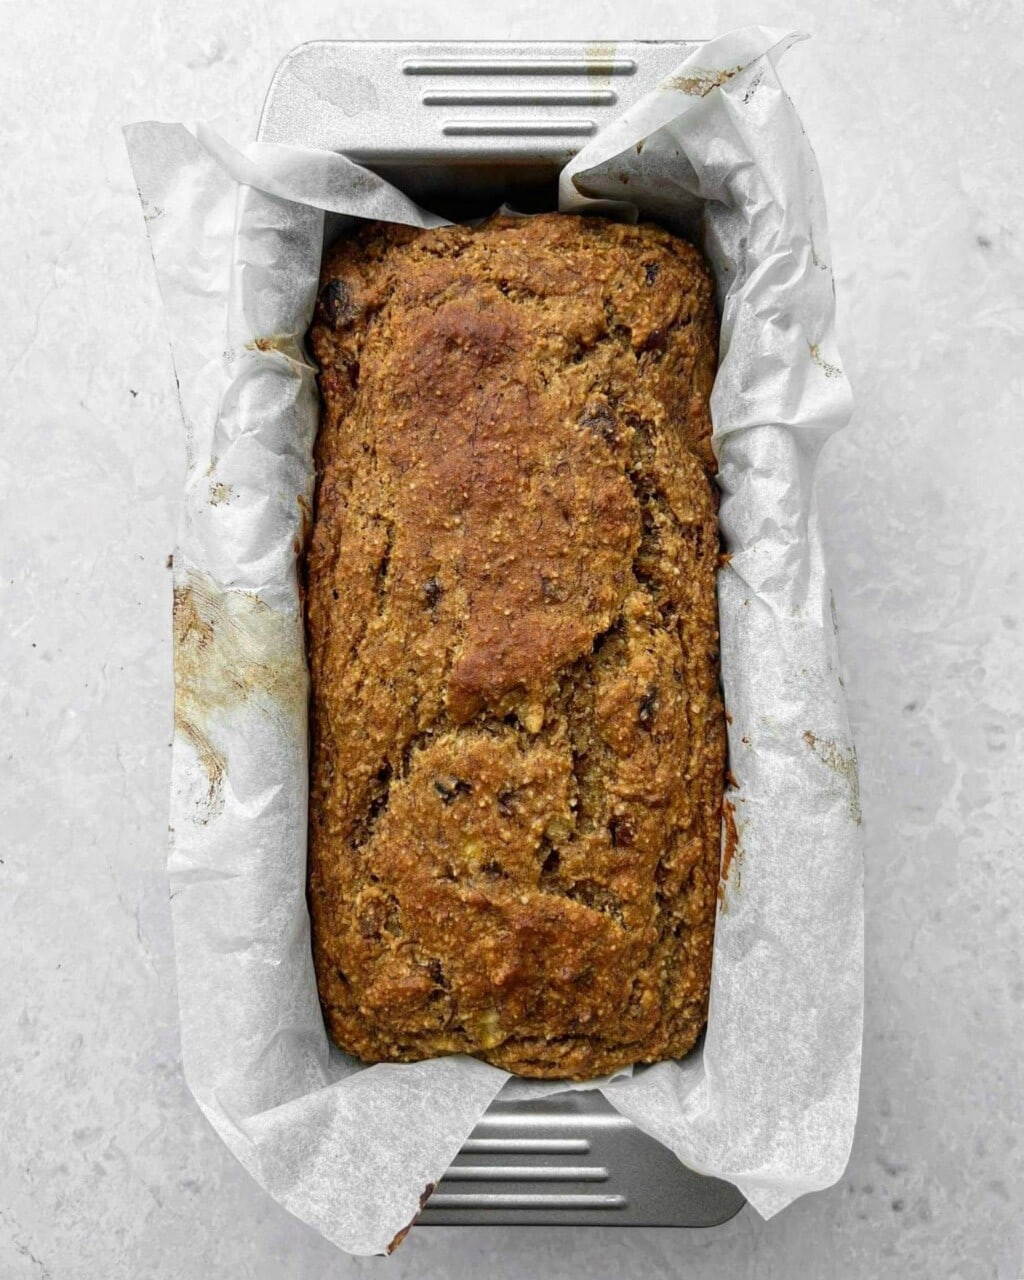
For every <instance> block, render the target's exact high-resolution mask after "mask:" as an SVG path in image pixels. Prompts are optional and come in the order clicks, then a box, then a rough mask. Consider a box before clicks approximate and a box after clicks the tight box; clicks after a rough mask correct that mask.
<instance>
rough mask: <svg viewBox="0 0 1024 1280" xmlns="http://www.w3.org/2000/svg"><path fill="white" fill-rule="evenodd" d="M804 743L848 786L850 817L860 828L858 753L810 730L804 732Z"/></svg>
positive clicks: (846, 788) (833, 739)
mask: <svg viewBox="0 0 1024 1280" xmlns="http://www.w3.org/2000/svg"><path fill="white" fill-rule="evenodd" d="M804 742H806V743H807V745H808V746H809V747H810V749H811V750H812V751H813V752H814V754H815V755H816V756H817V758H818V759H819V760H820V761H821V763H822V764H823V765H824V766H825V767H826V768H827V769H831V770H832V772H833V773H834V774H835V775H836V777H837V778H839V779H840V780H841V781H842V782H844V783H845V784H846V786H845V790H846V792H847V801H848V804H849V809H850V817H851V818H852V819H853V820H854V822H855V823H856V824H857V825H858V826H860V824H861V821H862V819H863V815H862V813H861V807H860V783H859V781H858V779H857V753H856V751H855V750H854V749H853V747H852V745H851V746H846V745H845V744H843V743H841V742H837V741H836V739H835V738H819V737H818V736H817V735H816V734H814V733H812V732H811V730H810V729H805V730H804Z"/></svg>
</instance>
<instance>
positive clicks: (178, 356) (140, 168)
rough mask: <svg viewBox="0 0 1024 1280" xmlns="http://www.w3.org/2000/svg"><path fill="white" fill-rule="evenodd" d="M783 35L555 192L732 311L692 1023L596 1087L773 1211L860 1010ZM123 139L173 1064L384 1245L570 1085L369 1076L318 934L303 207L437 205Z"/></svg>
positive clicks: (263, 1176)
mask: <svg viewBox="0 0 1024 1280" xmlns="http://www.w3.org/2000/svg"><path fill="white" fill-rule="evenodd" d="M795 38H796V37H792V36H786V35H785V33H782V32H776V31H770V30H765V29H762V28H747V29H744V30H742V31H737V32H733V33H730V34H729V35H726V36H723V37H721V38H719V39H716V40H713V41H710V42H709V43H707V44H705V45H703V46H701V47H700V48H699V49H698V51H697V52H695V53H694V54H693V55H692V56H691V57H690V58H689V59H687V61H686V62H684V63H683V64H682V65H681V66H680V67H679V68H677V70H676V72H675V73H674V74H673V75H672V76H670V77H669V78H668V79H667V80H666V81H664V82H663V84H662V85H661V86H659V87H658V88H657V89H656V90H655V91H654V92H653V93H651V94H649V95H648V96H647V97H645V98H644V99H643V100H642V101H641V102H639V103H638V104H637V105H636V106H635V107H634V108H632V109H631V110H630V111H629V112H627V113H626V114H625V115H623V116H622V117H621V118H620V119H619V120H618V121H617V122H615V123H614V124H613V125H611V126H609V127H608V128H606V129H604V130H603V131H602V132H601V133H600V134H599V135H598V136H597V137H596V138H595V139H594V141H593V142H591V143H590V144H588V145H587V146H586V147H585V148H584V149H583V151H581V152H580V153H579V155H578V156H577V157H576V158H575V159H574V160H573V161H572V163H571V164H570V165H569V166H568V167H567V169H566V170H565V172H564V173H563V175H562V179H561V183H560V192H559V205H560V208H561V209H563V210H566V211H570V210H571V211H583V212H586V211H588V210H589V209H591V208H593V209H597V210H600V209H611V210H613V211H617V212H618V213H619V214H621V215H622V216H628V217H636V216H642V217H653V218H656V219H657V220H659V221H662V222H664V223H666V224H667V225H669V226H670V227H674V228H676V229H679V230H686V229H689V230H691V232H692V233H694V234H697V235H698V236H699V237H701V239H702V241H703V246H704V249H705V251H706V252H707V254H708V256H709V258H710V260H711V263H712V265H713V267H714V270H715V273H716V278H717V281H718V288H719V302H720V306H721V313H722V337H721V366H720V370H719V373H718V377H717V380H716V383H715V388H714V392H713V396H712V416H713V420H714V429H715V433H714V443H715V449H716V452H717V456H718V460H719V466H720V474H719V483H720V485H721V489H722V506H721V524H722V532H723V537H724V539H725V543H726V546H727V548H728V550H729V552H730V553H731V559H730V561H729V563H728V565H727V566H726V567H725V568H724V569H723V570H722V572H721V574H720V575H719V601H720V611H721V630H722V675H723V682H724V686H725V700H726V706H727V708H728V712H729V715H730V717H731V723H730V725H729V749H730V763H731V770H732V774H733V776H734V778H735V786H734V787H733V788H732V789H731V791H730V795H729V805H730V814H731V815H733V819H734V822H735V828H736V833H737V837H738V838H737V841H736V842H735V849H733V842H732V841H730V842H729V849H728V853H729V855H730V856H729V857H728V859H727V861H728V864H729V865H728V866H727V867H726V871H727V877H726V878H725V879H724V880H723V886H722V901H721V906H720V910H719V917H718V924H717V931H716V936H715V953H714V971H713V976H712V990H711V1006H710V1015H709V1021H708V1029H707V1034H706V1037H705V1039H704V1042H703V1049H702V1051H700V1052H695V1053H693V1054H691V1055H689V1056H688V1057H687V1058H686V1059H684V1060H682V1061H680V1062H665V1063H659V1064H657V1065H654V1066H650V1067H639V1068H636V1069H635V1070H631V1071H626V1072H622V1073H619V1074H618V1075H617V1076H616V1077H614V1078H609V1079H605V1080H603V1081H601V1082H594V1083H595V1085H596V1086H597V1087H600V1088H601V1089H602V1091H603V1092H604V1094H605V1096H606V1097H607V1098H609V1100H610V1101H611V1102H612V1103H613V1104H614V1106H615V1107H616V1108H618V1110H619V1111H621V1112H622V1113H623V1114H625V1115H627V1116H629V1117H630V1119H632V1120H633V1121H634V1122H635V1123H636V1124H637V1125H639V1126H640V1127H641V1128H642V1129H644V1130H646V1131H647V1132H648V1133H651V1134H653V1135H654V1136H655V1137H657V1138H659V1139H660V1140H661V1141H662V1142H664V1143H665V1144H666V1145H667V1146H668V1147H670V1148H671V1149H672V1150H673V1151H674V1152H675V1153H676V1154H677V1155H678V1156H679V1158H680V1159H681V1160H683V1161H684V1162H685V1163H686V1164H687V1165H689V1166H690V1167H691V1168H694V1169H696V1170H698V1171H700V1172H703V1173H710V1174H716V1175H718V1176H720V1177H724V1178H727V1179H729V1180H730V1181H732V1182H734V1183H735V1184H736V1185H737V1186H738V1187H739V1188H740V1189H741V1190H742V1191H743V1192H744V1194H745V1195H746V1196H747V1197H748V1199H749V1200H750V1201H751V1203H752V1204H753V1205H754V1207H755V1208H756V1209H757V1210H758V1211H759V1212H760V1213H761V1214H762V1215H763V1216H766V1217H767V1216H770V1215H771V1214H773V1213H776V1212H778V1211H779V1210H780V1209H782V1208H783V1207H784V1206H785V1205H787V1204H788V1203H790V1202H791V1201H792V1200H793V1199H795V1198H796V1197H797V1196H799V1195H801V1194H803V1193H804V1192H807V1191H811V1190H814V1189H817V1188H822V1187H825V1186H828V1185H830V1184H831V1183H832V1182H834V1181H835V1180H836V1179H837V1178H838V1177H839V1176H840V1175H841V1173H842V1171H843V1169H844V1167H845V1164H846V1160H847V1156H848V1153H849V1148H850V1144H851V1141H852V1135H853V1126H854V1120H855V1117H856V1109H857V1092H858V1081H859V1071H860V1044H861V1019H862V1005H863V996H862V946H863V942H862V935H863V908H862V892H861V877H862V871H861V851H860V838H859V837H860V832H859V823H860V814H859V808H858V801H857V780H856V761H855V756H854V751H853V745H852V742H851V739H850V732H849V726H848V723H847V717H846V711H845V706H844V700H843V691H842V682H841V679H840V674H839V668H838V661H837V656H836V642H835V628H834V622H833V617H832V611H831V601H830V595H829V590H828V585H827V582H826V578H825V572H824V567H823V564H822V555H821V541H820V535H819V530H818V515H817V508H816V504H815V497H814V489H813V473H814V466H815V460H816V458H817V454H818V452H819V450H820V448H821V446H822V444H823V443H824V441H825V440H826V439H827V437H828V436H829V435H830V434H831V433H832V432H833V431H835V430H837V429H838V428H840V427H842V426H843V425H844V424H845V422H846V420H847V418H848V416H849V412H850V393H849V387H848V384H847V382H846V378H845V376H844V374H843V372H842V365H841V362H840V359H839V356H838V353H837V351H836V348H835V339H834V334H833V314H834V294H833V284H832V273H831V270H830V266H829V246H828V236H827V229H826V224H825V214H824V206H823V201H822V194H821V189H820V181H819V177H818V172H817V167H816V164H815V160H814V156H813V154H812V152H811V149H810V146H809V144H808V142H807V139H806V136H805V135H804V132H803V129H802V127H801V125H800V122H799V120H798V118H797V116H796V113H795V111H794V109H793V106H792V104H791V103H790V101H789V99H788V98H787V97H786V95H785V93H784V92H783V90H782V88H781V87H780V84H779V81H778V79H777V76H776V71H775V61H776V59H777V57H778V56H779V55H780V54H781V53H782V52H783V51H784V49H785V48H786V47H788V45H789V44H791V43H792V42H793V40H794V39H795ZM126 136H127V141H128V147H129V152H130V155H131V160H132V165H133V168H134V170H135V175H136V179H137V183H138V187H139V192H140V195H141V197H142V202H143V209H144V213H145V217H146V220H147V225H148V231H149V237H150V241H151V244H152V249H153V256H154V260H155V263H156V268H157V275H158V279H159V283H160V288H161V293H162V297H163V301H164V306H165V309H166V313H167V323H168V327H169V332H170V339H171V346H172V350H173V355H174V362H175V369H176V373H177V377H178V383H179V389H180V396H181V408H182V415H183V418H184V421H185V428H186V438H187V443H188V450H187V459H188V472H187V478H186V486H185V494H184V502H183V508H182V517H181V527H180V534H179V541H178V547H177V549H176V551H175V559H174V580H175V676H176V698H175V737H174V753H173V773H172V796H171V827H172V841H171V853H170V859H169V876H170V884H171V897H172V907H173V918H174V933H175V950H176V961H177V973H178V984H179V998H180V1007H181V1030H182V1048H183V1054H184V1063H185V1072H186V1076H187V1079H188V1083H189V1086H190V1087H191V1089H192V1092H193V1093H194V1095H195V1097H196V1100H197V1101H198V1103H199V1105H200V1107H202V1109H203V1111H204V1112H205V1114H206V1115H207V1117H208V1118H209V1120H210V1121H211V1123H212V1124H213V1125H214V1127H215V1128H216V1129H217V1131H218V1132H219V1133H220V1135H221V1137H222V1138H223V1139H224V1141H225V1142H226V1143H227V1145H228V1146H229V1147H230V1148H231V1150H232V1151H233V1152H234V1154H235V1155H236V1156H237V1157H238V1159H239V1160H240V1161H241V1162H242V1164H243V1165H244V1166H245V1167H246V1168H247V1169H248V1170H249V1171H250V1173H251V1174H252V1175H253V1177H255V1178H256V1179H257V1181H259V1182H260V1183H261V1184H262V1185H263V1186H264V1187H265V1188H266V1189H267V1190H268V1191H269V1192H270V1193H271V1194H272V1195H273V1196H275V1197H276V1198H277V1199H278V1200H279V1201H280V1202H281V1203H282V1204H284V1205H285V1206H286V1207H287V1208H288V1209H290V1210H291V1211H292V1212H293V1213H295V1214H296V1215H297V1216H299V1217H300V1218H302V1219H304V1220H305V1221H306V1222H309V1223H311V1224H312V1225H314V1226H315V1227H317V1228H318V1229H319V1230H320V1231H321V1232H322V1233H323V1234H324V1235H325V1236H327V1237H328V1238H329V1239H331V1240H333V1241H334V1242H335V1243H336V1244H338V1245H339V1246H341V1247H342V1248H344V1249H346V1250H348V1251H350V1252H352V1253H359V1254H369V1253H380V1252H383V1251H385V1250H386V1249H387V1248H388V1246H389V1244H390V1242H391V1241H392V1240H393V1238H394V1237H395V1235H396V1233H398V1232H399V1231H400V1230H401V1229H402V1228H403V1227H404V1226H406V1225H407V1224H408V1223H409V1222H410V1220H411V1219H412V1218H413V1217H414V1216H415V1214H416V1212H417V1211H418V1208H419V1206H420V1199H421V1195H422V1194H423V1193H424V1191H425V1189H426V1188H427V1187H428V1185H429V1184H431V1183H434V1182H436V1181H437V1179H438V1178H439V1177H440V1176H441V1175H442V1174H443V1172H444V1170H445V1169H446V1168H447V1166H448V1164H449V1163H450V1162H451V1160H452V1158H453V1157H454V1156H455V1154H456V1153H457V1151H458V1150H459V1148H460V1146H461V1145H462V1143H463V1141H464V1140H465V1138H466V1137H467V1136H468V1134H469V1132H470V1130H471V1129H472V1128H473V1126H474V1125H475V1123H476V1122H477V1121H478V1119H479V1118H480V1116H481V1115H482V1114H483V1112H484V1111H485V1110H486V1108H487V1106H488V1105H489V1104H490V1102H491V1101H492V1099H493V1098H494V1097H495V1096H496V1094H497V1093H498V1092H499V1091H500V1090H502V1089H503V1088H504V1093H503V1097H507V1096H517V1097H531V1096H537V1097H539V1096H543V1095H544V1094H550V1093H552V1092H554V1091H557V1090H558V1089H559V1088H564V1087H569V1086H567V1085H559V1084H557V1083H555V1084H552V1083H551V1082H545V1083H541V1082H533V1081H525V1080H519V1079H510V1077H509V1076H508V1075H507V1074H506V1073H505V1072H502V1071H499V1070H497V1069H495V1068H493V1067H490V1066H488V1065H486V1064H484V1063H480V1062H477V1061H475V1060H473V1059H470V1058H466V1057H449V1058H440V1059H434V1060H431V1061H428V1062H423V1063H417V1064H379V1065H375V1066H364V1065H363V1064H361V1063H359V1062H357V1061H356V1060H354V1059H352V1058H349V1057H348V1056H347V1055H345V1054H343V1053H340V1052H339V1051H338V1050H337V1049H336V1048H334V1047H333V1046H332V1045H331V1044H330V1043H329V1041H328V1039H327V1036H326V1033H325V1030H324V1025H323V1021H322V1018H321V1014H320V1009H319V1005H318V1002H317V994H316V983H315V978H314V973H313V965H312V958H311V954H310V943H309V921H308V916H307V910H306V900H305V859H306V821H307V810H306V805H307V765H308V761H307V740H306V733H307V728H306V698H307V678H306V672H305V666H304V659H303V635H302V619H301V610H300V605H299V591H298V581H297V575H296V556H297V551H298V548H299V547H300V545H301V538H302V536H303V533H304V529H305V521H306V519H307V514H308V511H309V507H310V502H311V499H312V486H313V470H312V463H311V448H312V442H313V437H314V434H315V430H316V422H317V414H318V406H317V397H316V388H315V373H314V370H313V369H312V368H311V367H310V366H309V364H308V363H307V361H306V358H305V355H304V348H303V335H304V333H305V331H306V329H307V327H308V324H309V320H310V317H311V314H312V307H313V303H314V298H315V291H316V284H317V278H318V271H319V264H320V253H321V245H322V236H323V226H324V211H325V210H326V211H332V212H335V213H341V214H348V215H352V216H353V217H361V218H380V219H388V220H393V221H396V222H403V223H408V224H411V225H417V226H433V225H438V224H440V223H441V222H442V221H443V220H442V219H440V218H437V217H435V216H434V215H433V214H431V213H429V212H428V211H425V210H422V209H420V208H418V207H417V206H416V205H415V204H413V203H412V202H411V201H410V200H408V199H407V198H406V197H405V196H404V195H402V193H400V192H399V191H397V190H395V188H393V187H391V186H389V185H388V184H387V183H386V182H384V181H383V180H382V179H380V178H378V177H377V176H375V175H373V174H371V173H368V172H367V171H366V170H364V169H362V168H361V167H360V166H358V165H356V164H353V163H352V162H350V161H348V160H346V159H345V158H344V157H342V156H338V155H334V154H332V153H327V152H320V151H312V150H305V149H302V148H294V147H283V146H278V145H271V144H261V143H253V144H251V145H249V146H247V147H245V148H244V149H243V150H236V149H234V148H232V147H230V146H229V145H228V144H227V143H226V142H224V141H223V139H221V138H219V137H217V136H216V135H215V134H213V133H212V132H211V131H209V130H208V129H205V128H203V127H201V126H200V127H197V128H196V129H195V130H194V131H193V132H190V131H188V130H187V129H185V128H184V127H183V126H181V125H162V124H138V125H132V126H129V127H128V129H126ZM595 202H600V203H595Z"/></svg>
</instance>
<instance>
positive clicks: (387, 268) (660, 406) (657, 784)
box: [306, 214, 725, 1079]
mask: <svg viewBox="0 0 1024 1280" xmlns="http://www.w3.org/2000/svg"><path fill="white" fill-rule="evenodd" d="M311 336H312V345H313V349H314V351H315V354H316V358H317V360H318V362H319V364H320V369H321V375H320V385H321V389H322V393H323V401H324V412H323V418H322V423H321V427H320V432H319V436H318V439H317V446H316V458H317V469H318V489H317V503H316V514H315V519H314V524H313V532H312V537H311V541H310V545H309V549H308V553H307V561H306V571H307V596H306V599H307V606H306V607H307V620H308V634H309V653H310V665H311V672H312V681H313V704H312V780H311V797H310V801H311V809H310V814H311V816H310V882H309V892H310V905H311V910H312V917H313V939H314V956H315V961H316V971H317V980H318V984H319V990H320V999H321V1003H322V1006H323V1010H324V1015H325V1017H326V1020H327V1024H328V1027H329V1029H330V1032H331V1035H332V1036H333V1038H334V1039H335V1040H336V1041H337V1043H338V1044H339V1045H340V1046H341V1047H342V1048H343V1049H346V1050H348V1051H349V1052H350V1053H353V1054H355V1055H357V1056H358V1057H360V1058H363V1059H365V1060H366V1061H370V1062H374V1061H382V1060H391V1061H395V1060H399V1061H401V1060H414V1059H420V1058H426V1057H431V1056H434V1055H437V1054H443V1053H455V1052H464V1053H470V1054H475V1055H477V1056H479V1057H481V1058H485V1059H486V1060H487V1061H488V1062H492V1063H494V1064H495V1065H497V1066H500V1067H504V1068H506V1069H507V1070H509V1071H513V1072H517V1073H519V1074H521V1075H529V1076H554V1077H570V1078H577V1079H583V1078H587V1077H591V1076H595V1075H599V1074H602V1073H604V1072H608V1071H611V1070H613V1069H614V1068H616V1067H619V1066H622V1065H624V1064H628V1063H631V1062H637V1061H644V1062H648V1061H655V1060H658V1059H661V1058H668V1057H677V1056H679V1055H681V1054H683V1053H685V1052H686V1051H687V1050H688V1049H689V1048H690V1047H691V1046H692V1044H693V1042H694V1040H695V1039H696V1037H697V1035H698V1034H699V1032H700V1030H701V1028H702V1027H703V1025H704V1022H705V1019H706V1010H707V994H708V980H709V974H710V967H711V944H712V934H713V929H714V913H715V901H716V890H717V884H718V868H719V841H720V821H721V804H722V791H723V773H724V751H725V746H724V725H723V714H722V706H721V701H720V697H719V692H718V667H717V657H718V654H717V650H718V626H717V612H716V603H715V571H716V567H717V556H718V549H719V543H718V531H717V521H716V503H715V491H714V487H713V481H712V479H711V472H712V471H713V468H714V458H713V455H712V452H711V448H710V443H709V437H710V430H711V428H710V421H709V416H708V396H709V394H710V391H711V384H712V380H713V377H714V371H715V349H716V326H715V316H714V304H713V295H712V284H711V280H710V277H709V275H708V271H707V269H706V267H705V266H704V264H703V262H702V260H701V258H700V255H699V254H698V252H697V251H696V250H695V249H694V248H693V247H692V246H690V245H688V244H686V243H684V242H683V241H680V240H678V239H676V238H674V237H673V236H671V235H669V234H668V233H667V232H664V231H662V230H660V229H658V228H656V227H654V226H650V225H641V226H634V227H629V226H621V225H618V224H615V223H610V222H608V221H606V220H604V219H597V218H586V219H583V218H579V217H574V216H568V215H560V214H549V215H542V216H540V217H535V218H529V219H518V218H509V217H496V218H492V219H491V220H490V221H488V222H487V223H485V224H484V225H483V226H481V227H479V228H477V229H469V228H466V227H445V228H442V229H439V230H432V231H414V230H411V229H407V228H401V227H397V226H392V225H383V224H371V225H368V226H365V227H363V228H362V229H361V230H360V231H359V232H358V233H357V234H355V235H353V236H351V237H350V238H347V239H345V240H344V241H343V242H342V243H340V244H339V245H338V247H337V248H336V249H335V250H334V251H333V252H332V253H331V254H330V255H329V256H328V258H327V261H326V263H325V266H324V270H323V275H322V281H321V289H320V294H319V300H318V303H317V309H316V314H315V318H314V324H313V329H312V335H311Z"/></svg>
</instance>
